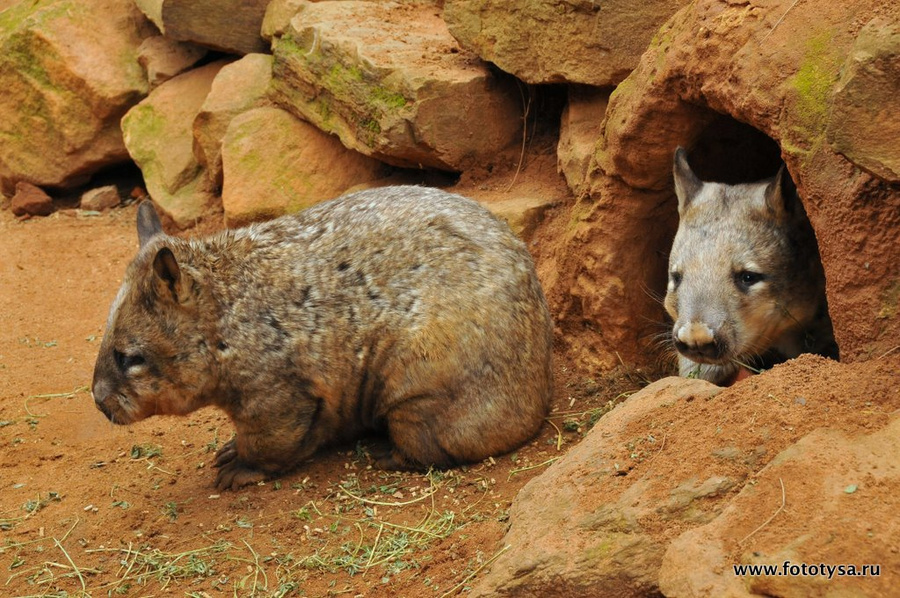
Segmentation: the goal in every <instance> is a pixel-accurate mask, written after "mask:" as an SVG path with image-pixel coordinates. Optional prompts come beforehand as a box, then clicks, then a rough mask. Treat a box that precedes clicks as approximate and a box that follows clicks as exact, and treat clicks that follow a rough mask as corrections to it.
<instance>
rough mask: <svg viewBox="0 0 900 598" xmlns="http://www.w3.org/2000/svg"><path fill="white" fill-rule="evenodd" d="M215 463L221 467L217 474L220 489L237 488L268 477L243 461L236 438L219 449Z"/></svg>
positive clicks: (217, 484)
mask: <svg viewBox="0 0 900 598" xmlns="http://www.w3.org/2000/svg"><path fill="white" fill-rule="evenodd" d="M213 465H214V466H215V467H218V468H219V474H218V475H217V476H216V488H217V489H218V490H229V489H230V490H237V489H238V488H241V487H242V486H247V485H249V484H256V483H257V482H262V481H263V480H265V479H266V474H265V473H264V472H262V471H260V470H259V469H256V468H255V467H253V466H252V465H250V464H248V463H245V462H244V461H241V459H240V457H238V453H237V445H236V444H235V443H234V440H229V441H228V442H226V443H225V446H223V447H222V448H220V449H219V452H217V453H216V461H215V463H214V464H213Z"/></svg>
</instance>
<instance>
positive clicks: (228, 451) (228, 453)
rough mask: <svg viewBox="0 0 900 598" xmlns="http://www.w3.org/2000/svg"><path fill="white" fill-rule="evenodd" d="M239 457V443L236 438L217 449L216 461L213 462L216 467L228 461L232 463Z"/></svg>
mask: <svg viewBox="0 0 900 598" xmlns="http://www.w3.org/2000/svg"><path fill="white" fill-rule="evenodd" d="M236 458H237V444H235V442H234V438H232V439H231V440H229V441H228V442H226V443H225V444H224V445H222V448H220V449H219V450H218V451H216V461H215V463H213V466H215V467H222V466H223V465H225V464H226V463H230V462H231V461H234V460H235V459H236Z"/></svg>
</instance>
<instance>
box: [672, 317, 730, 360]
mask: <svg viewBox="0 0 900 598" xmlns="http://www.w3.org/2000/svg"><path fill="white" fill-rule="evenodd" d="M672 333H673V336H674V338H675V349H676V350H677V351H678V352H679V353H681V354H682V355H684V356H685V357H687V358H688V359H691V360H693V361H696V362H699V363H719V362H721V361H722V358H723V357H724V356H725V354H726V353H727V352H728V346H727V343H725V342H724V341H723V340H722V339H721V338H717V336H716V333H715V331H714V330H713V329H712V328H710V327H709V326H708V325H707V324H705V323H703V322H689V323H687V324H681V323H678V322H676V324H675V328H674V330H673V331H672Z"/></svg>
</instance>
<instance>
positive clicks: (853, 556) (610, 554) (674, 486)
mask: <svg viewBox="0 0 900 598" xmlns="http://www.w3.org/2000/svg"><path fill="white" fill-rule="evenodd" d="M897 367H900V356H896V355H895V356H892V357H890V358H886V359H884V360H883V361H882V362H880V363H879V364H878V365H876V366H874V367H873V366H872V365H871V363H861V364H839V363H835V362H833V361H828V360H825V359H823V358H821V357H816V356H808V355H807V356H803V357H801V358H799V359H796V360H793V361H790V362H788V363H786V364H782V365H779V366H777V367H775V368H774V369H773V370H771V371H769V372H766V373H763V374H761V375H759V376H755V377H753V378H751V379H749V380H745V381H744V382H741V383H739V384H737V385H735V386H733V387H731V388H728V389H720V388H717V387H715V386H713V385H711V384H709V383H707V382H704V381H699V380H690V379H685V378H666V379H663V380H660V381H658V382H655V383H653V384H652V385H650V386H648V387H647V388H645V389H644V390H642V391H640V392H639V393H637V394H635V395H633V396H631V397H630V398H628V399H627V400H626V401H625V402H624V403H622V404H620V405H619V406H617V407H616V408H615V409H613V410H612V411H611V412H610V413H608V414H607V415H605V416H604V417H603V418H601V419H600V420H599V422H598V423H597V424H596V426H595V427H594V429H593V430H591V431H590V432H589V433H588V434H587V436H586V437H585V438H584V439H583V440H582V441H581V442H580V443H579V444H578V445H576V446H575V447H573V448H572V449H570V450H569V451H568V452H567V453H566V454H565V456H563V457H562V458H560V459H559V460H558V461H557V462H555V463H554V464H553V465H552V466H550V468H549V469H548V470H547V471H546V472H545V473H544V474H542V475H541V476H539V477H537V478H535V479H533V480H532V481H531V482H529V483H528V484H527V485H526V486H525V487H524V488H523V489H522V491H521V492H520V493H519V495H518V496H517V497H516V499H515V501H514V503H513V506H512V508H511V509H510V528H509V531H508V532H507V534H506V537H505V538H504V539H503V540H502V542H501V545H502V546H508V547H509V548H508V549H507V550H505V551H504V552H503V553H502V555H501V556H500V557H499V558H498V559H497V560H496V562H495V563H494V564H493V565H492V567H491V569H490V571H489V572H488V573H487V574H484V575H483V576H482V577H481V579H480V580H479V581H478V583H477V584H476V585H475V587H474V588H473V591H472V596H478V597H487V596H491V597H504V596H547V597H567V598H573V597H579V596H584V597H591V598H604V597H610V598H623V597H629V596H634V597H643V596H658V595H666V596H673V597H674V596H684V597H688V596H696V597H701V596H702V597H709V598H712V597H714V596H715V597H717V596H734V597H737V596H750V595H754V596H757V595H758V596H763V595H765V596H824V595H835V596H837V595H841V596H857V595H860V596H861V595H867V596H890V595H891V591H890V589H891V588H892V587H894V584H895V580H894V579H891V578H890V577H891V575H890V574H888V575H885V572H892V571H896V570H898V567H900V554H898V553H897V552H896V551H895V550H893V549H892V546H894V544H895V543H896V542H895V539H896V537H897V534H898V531H900V529H898V528H900V524H898V522H897V521H896V517H895V516H894V515H893V513H896V512H897V509H898V508H900V498H898V497H900V471H898V468H897V466H896V463H897V462H898V461H897V459H898V451H900V440H898V438H900V436H898V419H897V418H896V417H893V416H892V415H891V414H892V413H896V410H897V409H898V407H900V392H898V391H900V383H898V381H897V378H896V373H895V372H896V368H897ZM782 488H784V493H783V494H782ZM782 505H784V506H783V507H782ZM873 522H877V523H873ZM785 560H790V561H791V562H792V563H794V564H797V565H799V564H801V563H810V564H812V563H815V564H819V563H823V562H824V563H829V564H833V565H838V564H841V563H847V564H856V565H860V564H864V563H869V564H880V565H881V572H882V577H881V578H875V577H856V578H849V577H848V578H845V579H841V580H831V581H827V580H825V579H823V578H822V576H810V577H794V578H784V579H781V578H778V577H773V576H770V577H757V578H753V577H752V576H746V577H743V578H741V577H736V576H735V574H734V570H733V569H732V565H733V564H738V565H739V564H744V563H758V564H770V565H777V566H781V565H782V564H783V562H784V561H785ZM829 592H830V593H829Z"/></svg>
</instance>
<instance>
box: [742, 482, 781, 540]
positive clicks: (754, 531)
mask: <svg viewBox="0 0 900 598" xmlns="http://www.w3.org/2000/svg"><path fill="white" fill-rule="evenodd" d="M778 483H779V484H781V506H780V507H778V510H777V511H775V512H774V513H772V516H771V517H769V518H768V519H766V520H765V521H763V522H762V524H761V525H760V526H759V527H757V528H756V529H755V530H753V531H752V532H750V533H749V534H747V535H746V536H744V537H743V538H742V539H741V541H740V542H738V544H743V543H744V542H746V541H747V540H748V539H749V538H750V536H752V535H753V534H755V533H756V532H758V531H759V530H761V529H762V528H764V527H766V526H767V525H769V523H770V522H771V521H772V520H773V519H775V517H777V516H778V514H779V513H781V511H782V510H784V505H785V493H784V482H783V481H782V480H781V478H778Z"/></svg>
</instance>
